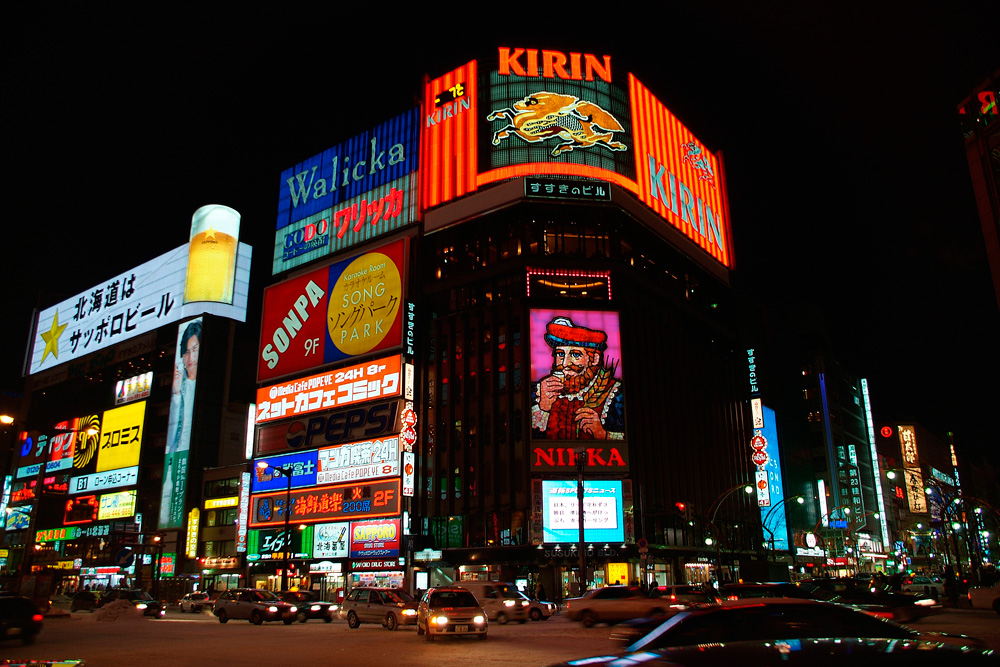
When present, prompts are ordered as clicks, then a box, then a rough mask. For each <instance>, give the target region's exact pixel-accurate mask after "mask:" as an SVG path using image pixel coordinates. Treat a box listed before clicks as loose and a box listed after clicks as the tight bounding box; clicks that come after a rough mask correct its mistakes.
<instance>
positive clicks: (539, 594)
mask: <svg viewBox="0 0 1000 667" xmlns="http://www.w3.org/2000/svg"><path fill="white" fill-rule="evenodd" d="M535 599H536V600H544V599H545V586H543V585H542V582H540V581H539V582H538V586H537V587H536V588H535Z"/></svg>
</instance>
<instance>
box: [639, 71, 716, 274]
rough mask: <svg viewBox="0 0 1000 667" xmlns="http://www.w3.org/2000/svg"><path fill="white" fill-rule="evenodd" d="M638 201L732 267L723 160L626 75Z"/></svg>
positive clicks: (640, 85) (643, 87)
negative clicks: (633, 138) (630, 108)
mask: <svg viewBox="0 0 1000 667" xmlns="http://www.w3.org/2000/svg"><path fill="white" fill-rule="evenodd" d="M629 96H630V98H631V105H632V124H633V132H634V133H635V158H636V159H635V162H636V165H635V167H636V182H637V184H638V186H639V199H640V200H641V201H642V202H644V203H645V204H646V205H647V206H649V207H650V208H652V209H653V210H654V211H656V213H658V214H659V215H660V216H662V217H663V218H665V219H666V221H667V222H668V223H670V225H672V226H673V227H674V228H676V229H677V230H679V231H680V232H681V233H682V234H684V236H686V237H687V238H689V239H690V240H691V241H693V242H694V243H696V244H697V245H698V246H699V247H701V249H702V250H704V251H705V252H707V253H708V254H709V255H711V256H712V257H714V258H715V259H716V260H718V261H719V262H721V263H722V264H723V265H724V266H727V267H728V266H732V257H731V253H732V242H731V240H730V238H729V211H728V209H727V206H726V196H725V182H724V179H723V174H722V161H721V160H720V159H719V157H718V156H717V155H715V154H714V153H712V152H710V151H709V150H708V149H707V148H705V146H704V145H703V144H702V143H701V142H700V141H698V139H697V137H695V136H694V135H693V134H691V131H690V130H688V129H687V128H686V127H684V125H683V124H682V123H681V122H680V121H679V120H677V117H676V116H674V115H673V114H672V113H670V111H669V110H668V109H667V108H666V107H665V106H663V104H662V103H661V102H660V101H659V100H658V99H656V97H654V96H653V94H652V93H650V92H649V90H647V89H646V87H645V86H643V85H642V84H641V83H640V82H639V80H638V79H636V78H635V77H634V76H633V75H631V74H629Z"/></svg>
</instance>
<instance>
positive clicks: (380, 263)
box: [257, 239, 406, 382]
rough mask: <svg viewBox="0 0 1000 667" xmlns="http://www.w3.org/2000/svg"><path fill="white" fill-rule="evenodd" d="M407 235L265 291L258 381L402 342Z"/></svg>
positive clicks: (386, 347) (394, 345)
mask: <svg viewBox="0 0 1000 667" xmlns="http://www.w3.org/2000/svg"><path fill="white" fill-rule="evenodd" d="M405 247H406V245H405V240H404V239H401V240H399V241H396V242H394V243H391V244H389V245H386V246H382V247H380V248H376V249H374V250H371V251H369V252H366V253H363V254H359V255H355V256H353V257H348V258H346V259H343V260H340V261H338V262H334V263H333V264H330V265H329V266H324V267H322V268H320V269H316V270H315V271H311V272H309V273H307V274H305V275H302V276H297V277H295V278H291V279H289V280H286V281H284V282H282V283H279V284H277V285H274V286H272V287H269V288H268V289H266V290H265V291H264V314H263V317H262V321H261V338H260V352H259V356H258V362H257V378H258V380H259V381H261V382H263V381H265V380H270V379H273V378H277V377H281V376H285V375H291V374H293V373H299V372H302V371H304V370H308V369H312V368H316V367H318V366H323V365H326V364H331V363H334V362H338V361H343V360H345V359H349V358H350V357H353V356H358V355H362V354H367V353H369V352H374V351H378V350H386V349H390V348H393V347H398V346H400V345H401V344H402V335H403V318H402V317H401V313H402V303H401V302H402V298H403V282H404V281H403V276H405V275H406V273H405V266H404V262H403V257H404V251H405Z"/></svg>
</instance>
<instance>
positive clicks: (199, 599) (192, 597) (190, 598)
mask: <svg viewBox="0 0 1000 667" xmlns="http://www.w3.org/2000/svg"><path fill="white" fill-rule="evenodd" d="M214 603H215V601H214V600H212V596H210V595H209V594H208V593H206V592H205V591H195V592H194V593H188V594H187V595H185V596H184V597H182V598H181V599H180V602H178V603H177V605H178V606H179V607H180V608H181V613H183V612H185V611H190V612H201V611H204V610H206V609H211V608H212V605H213V604H214Z"/></svg>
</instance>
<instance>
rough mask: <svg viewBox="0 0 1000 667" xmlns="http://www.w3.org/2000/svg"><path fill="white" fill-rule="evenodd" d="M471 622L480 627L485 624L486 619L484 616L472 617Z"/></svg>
mask: <svg viewBox="0 0 1000 667" xmlns="http://www.w3.org/2000/svg"><path fill="white" fill-rule="evenodd" d="M472 622H473V623H475V624H476V625H482V624H483V623H485V622H486V617H485V616H473V617H472Z"/></svg>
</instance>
